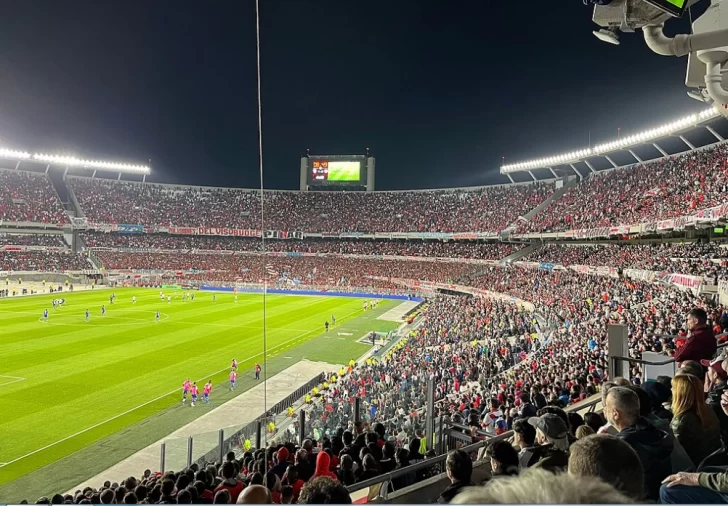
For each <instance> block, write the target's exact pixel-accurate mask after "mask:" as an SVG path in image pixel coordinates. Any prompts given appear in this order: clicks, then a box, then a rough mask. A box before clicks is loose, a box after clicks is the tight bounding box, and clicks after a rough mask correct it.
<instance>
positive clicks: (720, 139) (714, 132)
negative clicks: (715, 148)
mask: <svg viewBox="0 0 728 506" xmlns="http://www.w3.org/2000/svg"><path fill="white" fill-rule="evenodd" d="M705 129H706V130H707V131H708V132H710V133H711V134H713V137H715V138H716V139H718V140H719V141H721V142H723V141H724V140H725V139H724V138H723V137H721V136H720V134H719V133H718V132H716V131H715V130H713V127H711V126H706V127H705Z"/></svg>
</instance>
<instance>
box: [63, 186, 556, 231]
mask: <svg viewBox="0 0 728 506" xmlns="http://www.w3.org/2000/svg"><path fill="white" fill-rule="evenodd" d="M69 184H70V187H71V188H72V189H73V192H74V193H75V195H76V198H77V199H78V201H79V202H80V204H81V207H82V208H83V210H84V212H85V214H86V216H87V217H88V219H89V221H91V222H93V223H122V224H139V225H149V226H153V225H158V226H178V227H200V226H202V227H229V228H241V229H259V228H260V208H261V206H260V194H259V193H258V192H256V191H252V190H238V189H227V188H224V189H215V188H199V187H173V186H161V185H154V184H142V183H131V182H119V181H109V180H99V179H85V178H69ZM553 189H554V188H553V185H547V184H544V183H534V184H533V185H518V186H501V187H492V188H483V189H479V190H471V191H463V190H447V191H423V192H275V191H268V192H266V193H265V202H264V209H265V227H266V229H268V230H286V231H302V232H327V233H342V232H370V233H374V232H499V231H501V230H503V229H505V228H506V227H507V226H509V225H510V224H512V223H513V222H515V221H516V220H517V219H518V218H519V217H520V216H523V215H525V214H527V213H528V212H529V211H530V210H532V209H533V208H534V207H536V206H537V205H538V204H539V203H541V202H542V201H543V200H545V199H546V198H548V197H549V196H550V195H551V193H552V192H553Z"/></svg>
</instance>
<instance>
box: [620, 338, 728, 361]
mask: <svg viewBox="0 0 728 506" xmlns="http://www.w3.org/2000/svg"><path fill="white" fill-rule="evenodd" d="M662 336H663V337H679V336H672V335H668V334H662ZM724 336H728V332H723V333H722V334H718V335H717V336H715V337H724ZM725 347H728V341H727V342H725V343H718V345H717V348H718V349H719V350H722V349H723V348H725ZM609 358H612V359H615V360H626V361H628V362H634V363H635V364H643V365H655V366H660V365H667V364H672V363H673V362H675V359H674V358H672V357H670V358H669V359H667V360H664V361H662V362H653V361H651V360H642V359H641V358H632V357H623V356H621V355H611V356H609Z"/></svg>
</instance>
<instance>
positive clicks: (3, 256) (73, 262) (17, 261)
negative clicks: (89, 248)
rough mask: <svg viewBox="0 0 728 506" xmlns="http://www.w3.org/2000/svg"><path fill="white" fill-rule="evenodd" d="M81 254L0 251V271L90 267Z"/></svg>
mask: <svg viewBox="0 0 728 506" xmlns="http://www.w3.org/2000/svg"><path fill="white" fill-rule="evenodd" d="M91 268H92V265H91V264H90V263H89V261H88V259H87V258H86V257H85V256H83V255H76V254H73V253H65V252H53V251H0V271H21V272H28V271H40V272H61V271H80V270H83V269H91Z"/></svg>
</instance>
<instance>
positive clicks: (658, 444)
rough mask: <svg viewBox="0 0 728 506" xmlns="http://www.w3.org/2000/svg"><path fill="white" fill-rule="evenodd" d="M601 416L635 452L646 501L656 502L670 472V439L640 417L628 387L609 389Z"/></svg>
mask: <svg viewBox="0 0 728 506" xmlns="http://www.w3.org/2000/svg"><path fill="white" fill-rule="evenodd" d="M604 416H605V417H606V419H607V421H608V422H609V423H610V424H611V425H613V426H614V427H615V428H616V429H617V430H618V431H619V433H618V434H617V436H616V437H617V438H619V439H621V440H622V441H624V442H625V443H627V444H628V445H630V446H631V447H632V449H634V451H635V452H637V456H638V457H639V459H640V462H641V463H642V468H643V470H644V485H645V486H644V492H645V498H646V499H648V500H651V501H659V498H660V485H661V483H662V480H664V479H665V478H666V477H667V476H669V475H670V473H671V472H672V464H671V458H670V457H671V455H672V450H673V447H674V444H673V438H672V437H671V436H670V435H669V434H668V433H666V432H664V431H661V430H659V429H657V428H656V427H655V426H654V425H652V424H651V423H650V422H649V421H648V420H647V419H646V418H644V417H641V416H640V399H639V397H638V396H637V394H636V393H635V392H634V391H632V390H631V389H630V388H627V387H617V386H615V387H612V388H610V389H609V393H608V394H607V398H606V404H605V405H604Z"/></svg>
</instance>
